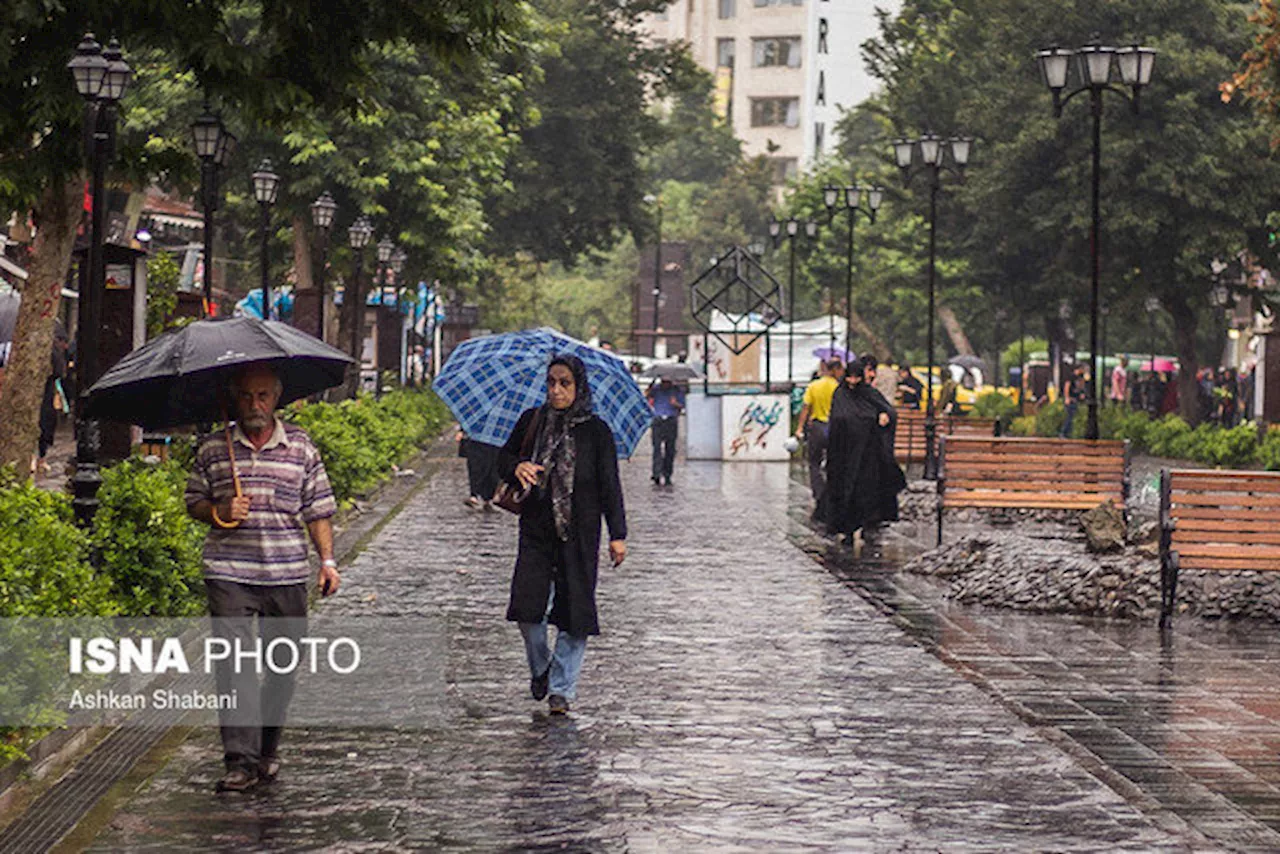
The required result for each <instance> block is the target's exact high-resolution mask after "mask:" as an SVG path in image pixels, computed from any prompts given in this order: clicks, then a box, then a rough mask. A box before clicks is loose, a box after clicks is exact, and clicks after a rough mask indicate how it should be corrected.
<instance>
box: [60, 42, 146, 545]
mask: <svg viewBox="0 0 1280 854" xmlns="http://www.w3.org/2000/svg"><path fill="white" fill-rule="evenodd" d="M67 68H68V69H69V70H70V71H71V76H72V79H73V80H74V81H75V86H76V91H77V92H79V93H80V97H82V98H84V101H85V113H84V121H85V149H86V150H85V154H86V156H87V158H88V159H89V161H90V168H91V171H92V174H93V178H92V182H93V183H92V185H91V189H92V193H93V207H92V211H91V217H92V224H91V231H90V239H89V257H88V262H89V275H88V277H87V278H86V279H85V280H84V282H85V285H84V287H83V289H82V291H81V293H80V296H79V300H78V305H77V308H76V310H77V332H76V338H77V343H76V375H77V377H76V378H77V385H78V386H79V397H80V400H79V402H78V404H77V405H76V472H75V475H74V476H73V477H72V479H71V480H72V489H73V492H74V495H75V497H74V499H73V500H72V505H73V506H74V508H75V513H76V518H77V519H78V520H79V522H80V524H82V525H86V526H87V525H88V524H89V523H90V521H91V520H92V519H93V516H94V513H96V512H97V510H98V488H99V487H100V486H101V485H102V475H101V474H100V473H99V470H98V447H99V432H98V431H99V425H98V422H97V421H96V420H93V421H91V420H89V419H86V418H85V417H84V411H85V402H86V400H87V398H88V392H89V387H90V386H92V385H93V384H94V382H96V381H97V379H98V376H99V375H100V373H101V370H100V369H101V363H100V360H99V358H98V357H99V353H98V345H99V339H98V330H99V329H100V327H101V325H102V324H101V317H102V300H103V293H104V291H105V290H106V278H107V264H106V253H105V249H104V246H103V242H104V239H105V237H106V230H107V205H106V187H105V184H106V174H107V162H108V161H109V160H110V159H111V158H112V156H113V155H114V153H115V134H116V105H117V104H118V103H119V102H120V99H121V98H122V97H124V93H125V90H127V89H128V88H129V82H130V81H131V80H132V79H133V69H131V68H130V67H129V64H128V63H127V62H125V61H124V57H123V54H122V52H121V50H120V43H119V42H117V41H116V40H115V39H112V40H111V41H109V42H108V43H107V48H106V50H103V49H102V46H101V45H99V44H98V42H97V41H96V40H95V39H94V37H93V34H92V33H86V34H85V36H84V38H83V39H81V41H80V44H79V45H77V47H76V55H75V57H73V58H72V59H71V61H70V62H68V63H67Z"/></svg>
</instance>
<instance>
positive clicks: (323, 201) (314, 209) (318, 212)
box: [311, 190, 338, 341]
mask: <svg viewBox="0 0 1280 854" xmlns="http://www.w3.org/2000/svg"><path fill="white" fill-rule="evenodd" d="M337 210H338V205H337V203H336V202H335V201H334V200H333V196H331V195H329V191H328V190H325V191H324V192H323V193H321V194H320V196H319V198H317V199H316V200H315V201H314V202H312V203H311V224H312V225H314V226H315V228H316V233H317V234H318V235H319V236H320V268H319V269H318V270H317V271H316V275H315V278H316V295H317V297H318V299H317V301H316V338H318V339H320V340H321V341H323V340H324V308H325V297H324V286H325V281H324V279H325V272H326V269H325V268H326V266H327V265H328V263H329V229H330V228H331V227H332V226H333V215H334V213H335V212H336V211H337Z"/></svg>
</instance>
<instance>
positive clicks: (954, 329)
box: [938, 305, 975, 356]
mask: <svg viewBox="0 0 1280 854" xmlns="http://www.w3.org/2000/svg"><path fill="white" fill-rule="evenodd" d="M938 319H939V320H941V321H942V328H943V329H945V330H947V337H949V338H950V339H951V343H952V344H954V345H955V348H956V352H957V353H958V354H960V355H961V356H972V355H975V354H974V352H973V345H972V344H970V343H969V336H968V335H965V334H964V327H962V326H961V325H960V318H958V317H956V313H955V312H954V311H952V310H951V309H949V308H947V307H946V306H945V305H940V306H938Z"/></svg>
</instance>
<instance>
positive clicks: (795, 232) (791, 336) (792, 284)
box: [766, 217, 818, 383]
mask: <svg viewBox="0 0 1280 854" xmlns="http://www.w3.org/2000/svg"><path fill="white" fill-rule="evenodd" d="M784 231H785V232H786V235H787V243H788V247H787V248H788V254H789V258H788V261H787V268H788V272H787V382H788V383H793V382H795V359H796V238H797V237H799V236H800V233H801V232H804V236H805V237H807V238H808V239H809V240H813V239H814V238H816V237H817V236H818V223H817V222H815V221H814V220H811V219H810V220H805V221H803V222H802V221H800V220H798V219H796V218H795V217H791V218H790V219H788V220H786V221H785V222H783V221H779V220H776V219H775V220H774V221H773V222H771V223H769V236H770V237H772V238H773V239H774V244H775V245H776V244H777V241H778V237H779V235H780V234H781V233H782V232H784ZM766 335H767V333H766Z"/></svg>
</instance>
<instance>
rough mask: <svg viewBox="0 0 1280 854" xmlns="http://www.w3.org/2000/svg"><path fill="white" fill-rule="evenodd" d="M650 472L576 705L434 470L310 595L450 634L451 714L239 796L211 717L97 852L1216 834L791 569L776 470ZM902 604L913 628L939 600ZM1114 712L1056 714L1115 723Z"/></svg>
mask: <svg viewBox="0 0 1280 854" xmlns="http://www.w3.org/2000/svg"><path fill="white" fill-rule="evenodd" d="M647 475H648V472H647V461H645V460H637V461H635V462H632V463H630V464H626V465H624V474H623V476H624V481H625V484H626V486H627V499H628V506H629V513H630V519H631V530H632V535H631V550H632V551H631V555H630V557H629V558H628V561H627V563H626V564H625V565H624V566H623V567H622V568H621V569H620V570H610V569H605V568H602V571H601V572H602V578H601V592H600V605H601V619H602V626H603V629H604V631H605V634H604V635H602V636H601V637H599V638H595V639H593V641H592V644H591V647H590V648H589V650H588V654H587V661H586V666H585V668H584V672H583V676H582V681H581V683H580V686H579V697H578V701H577V702H576V703H575V709H574V714H573V715H572V716H571V717H570V718H568V719H556V718H548V717H546V716H545V714H544V713H543V709H544V708H545V705H544V704H537V703H534V702H533V701H532V700H530V699H529V698H528V687H527V686H528V679H527V671H526V670H525V666H524V662H523V653H522V650H521V646H520V642H519V637H518V634H517V632H516V631H515V629H514V627H513V626H511V625H510V624H507V623H506V622H505V621H503V619H502V616H503V612H504V608H505V603H506V591H507V584H508V581H509V578H510V567H511V563H512V559H513V556H514V549H515V525H514V520H513V519H511V518H510V517H509V516H507V515H505V514H502V513H498V512H495V513H492V514H478V513H474V512H472V511H469V510H467V509H466V508H465V507H463V506H462V504H461V501H460V499H461V497H462V495H463V484H464V482H465V479H464V472H463V469H462V465H461V461H456V462H449V463H447V464H446V467H445V469H444V470H443V471H442V472H441V473H440V474H438V475H437V476H436V478H435V479H434V480H433V481H432V483H430V484H429V485H428V486H427V487H426V488H425V489H424V490H423V491H422V492H421V493H420V494H419V495H418V497H417V499H416V500H414V501H413V502H411V504H410V506H409V507H408V508H406V510H405V511H404V512H403V513H402V514H401V515H400V516H399V517H398V518H396V519H395V520H394V521H393V522H392V523H391V524H390V525H389V526H388V527H387V528H386V529H384V530H383V531H382V532H381V533H380V534H379V535H378V536H377V537H376V538H375V539H374V541H373V542H372V543H371V544H370V546H369V548H368V549H367V550H366V551H365V552H364V553H363V554H362V555H361V556H360V558H359V559H358V561H357V562H356V563H355V564H354V565H352V566H351V567H350V568H349V569H348V570H347V572H346V575H345V577H346V586H345V588H344V590H343V592H342V593H341V595H340V596H339V597H338V598H337V599H335V600H332V601H330V602H326V603H325V604H324V605H323V606H322V608H323V612H324V613H326V614H335V613H340V612H341V613H350V614H384V615H391V614H394V615H407V614H411V615H421V616H422V617H423V619H427V620H439V621H443V622H444V625H445V630H446V632H447V635H448V638H449V649H450V653H449V660H448V664H447V667H446V673H445V678H446V682H447V683H448V686H449V688H448V700H449V705H448V709H447V716H446V722H445V724H444V725H443V726H441V727H440V728H438V729H433V730H370V729H357V728H353V729H350V730H337V729H310V730H290V731H289V732H288V733H287V734H286V738H285V745H284V751H285V755H284V760H285V767H284V771H283V773H282V777H281V780H280V781H279V782H278V783H276V784H275V785H274V786H272V787H270V788H267V789H264V790H262V791H260V792H258V793H254V794H251V795H247V796H215V795H213V794H212V791H211V789H212V785H213V782H214V780H215V779H216V778H217V776H218V775H219V774H220V771H221V768H220V761H219V759H220V756H219V750H218V747H217V736H216V732H214V731H212V730H199V731H196V732H195V733H194V734H193V735H192V737H191V738H189V739H188V740H187V741H186V742H185V743H183V744H182V745H181V746H180V747H179V748H178V749H177V751H176V752H175V753H174V754H173V756H172V757H171V759H170V761H169V762H168V763H167V764H166V765H165V766H164V767H163V769H162V770H160V771H159V772H158V773H157V774H156V775H155V776H153V777H152V778H151V779H150V780H149V781H148V782H147V783H146V784H145V785H144V786H143V787H142V788H141V789H140V790H139V791H138V792H137V793H136V794H135V795H134V796H133V797H132V799H131V800H129V801H128V802H126V803H125V804H124V805H123V806H121V808H120V809H119V810H118V812H117V813H116V814H115V816H114V817H113V819H112V820H111V822H110V824H109V826H108V827H107V828H106V830H105V831H104V832H103V834H102V835H101V836H100V837H99V838H98V839H97V840H96V841H95V843H94V844H93V849H94V850H98V851H120V850H143V849H151V850H165V851H181V850H188V851H196V850H221V849H227V848H232V847H248V848H251V849H254V850H263V849H276V850H283V849H309V850H314V849H322V848H323V849H326V850H352V851H355V850H407V849H428V850H458V851H471V850H483V851H491V850H569V851H624V850H625V851H676V850H698V851H702V850H770V851H773V850H806V849H825V850H832V849H838V850H876V851H880V850H893V851H897V850H923V851H932V850H947V851H967V850H975V851H976V850H1010V851H1015V850H1016V851H1032V850H1037V851H1039V850H1054V851H1116V850H1143V851H1150V850H1171V851H1181V850H1191V849H1192V848H1195V849H1207V850H1212V849H1213V848H1214V846H1213V845H1211V844H1208V845H1206V844H1204V840H1203V839H1202V838H1201V837H1199V836H1198V834H1197V833H1195V832H1194V831H1189V830H1188V829H1187V827H1186V825H1184V824H1183V823H1182V822H1181V821H1179V820H1178V819H1177V818H1176V817H1175V816H1173V815H1172V814H1170V813H1169V812H1166V811H1163V810H1153V811H1151V812H1147V813H1144V812H1143V811H1140V810H1139V809H1137V808H1135V806H1133V805H1132V804H1131V803H1130V801H1128V800H1126V799H1125V798H1123V797H1121V795H1120V794H1117V792H1116V791H1115V790H1113V789H1112V788H1110V787H1108V786H1107V785H1104V784H1103V783H1102V782H1100V781H1099V780H1098V779H1097V778H1096V777H1094V776H1092V775H1091V774H1089V773H1088V772H1087V771H1086V770H1084V767H1083V766H1082V765H1081V764H1080V763H1079V762H1078V761H1077V759H1073V758H1072V757H1071V755H1070V754H1069V753H1068V752H1064V751H1063V750H1061V749H1059V747H1057V746H1055V745H1054V743H1053V739H1052V736H1053V735H1054V733H1047V732H1046V730H1045V729H1044V728H1033V727H1032V726H1029V725H1028V724H1026V723H1024V722H1023V721H1022V720H1020V719H1019V718H1018V717H1017V716H1016V715H1015V714H1013V713H1012V712H1011V711H1010V710H1009V709H1008V708H1006V707H1005V706H1004V705H1002V704H1000V703H998V702H996V701H995V700H993V699H992V697H991V696H990V695H989V694H988V693H986V692H984V690H983V689H982V688H980V687H978V686H976V685H975V684H973V681H971V680H972V674H971V673H966V672H965V670H964V669H963V668H962V669H961V670H960V672H957V670H956V669H954V668H953V667H951V666H949V665H948V664H946V663H944V661H941V660H939V658H938V657H935V655H933V654H931V653H930V652H928V651H926V649H925V648H924V647H923V646H922V645H921V642H922V641H927V638H925V637H923V635H921V634H920V633H919V632H917V631H915V630H914V627H913V626H912V625H911V624H910V623H909V622H905V621H904V619H903V614H904V613H909V612H910V610H911V609H910V608H899V609H897V610H895V609H894V608H888V607H884V604H883V597H881V602H880V606H879V607H878V606H877V605H876V604H872V603H869V602H868V601H866V600H865V599H864V598H863V597H862V596H860V595H859V594H858V593H857V592H855V590H854V589H851V588H856V587H858V586H859V584H862V585H863V586H865V585H866V584H867V582H866V581H865V580H863V581H859V580H858V579H857V578H854V577H852V576H851V575H850V572H848V571H840V570H837V571H836V572H834V573H833V572H832V571H829V570H828V569H827V568H824V567H823V566H821V565H819V564H818V563H816V562H815V561H813V560H812V559H811V558H810V557H809V556H806V554H805V553H804V551H802V550H801V549H800V548H797V547H796V545H795V543H794V542H793V540H792V538H794V537H795V536H796V533H795V531H796V528H797V527H798V526H797V525H796V523H795V522H794V521H793V520H792V519H791V518H789V516H788V502H789V499H790V501H791V504H792V505H793V506H799V505H800V504H801V501H802V498H803V495H802V492H800V493H798V492H797V490H800V489H801V488H800V487H799V486H797V485H795V484H793V483H791V482H790V481H789V480H788V476H787V471H786V469H785V468H784V467H781V466H767V465H751V464H738V465H727V466H722V465H719V464H715V463H697V464H689V465H682V466H681V467H680V468H678V470H677V483H676V486H675V487H674V488H672V489H655V488H653V487H652V486H651V485H650V484H649V483H648V476H647ZM789 535H790V537H789ZM866 572H867V573H868V574H869V575H868V577H869V578H877V577H878V578H883V577H884V575H885V574H884V572H883V570H877V569H875V568H874V566H873V567H872V568H870V569H867V570H866ZM877 573H878V575H877ZM855 574H856V573H855ZM841 576H844V580H842V578H841ZM894 595H895V596H896V595H897V594H894ZM872 599H873V600H875V599H876V596H875V595H872ZM915 602H916V603H917V604H918V609H919V611H920V614H919V615H918V616H919V621H920V622H923V621H924V616H923V614H924V612H926V611H930V610H931V609H932V607H933V606H932V605H930V604H929V603H927V602H926V601H925V600H924V599H919V598H917V599H916V600H915ZM904 603H905V600H904ZM899 624H902V625H901V626H900V625H899ZM985 625H986V624H984V630H983V632H979V631H977V630H976V629H974V630H972V631H969V632H966V633H964V634H961V635H958V636H957V637H960V638H962V639H963V640H964V643H969V644H970V646H969V647H968V648H969V649H971V650H972V651H973V655H974V656H978V657H981V656H982V655H985V654H987V653H986V652H985V651H984V650H987V649H990V647H989V646H981V645H980V644H978V641H977V640H974V638H977V637H981V638H982V643H984V644H990V643H992V642H993V641H992V639H991V638H987V637H986V636H985V634H984V632H985ZM992 625H993V630H998V628H999V627H998V625H994V624H992ZM904 628H905V629H906V630H905V631H904ZM1028 631H1029V630H1028ZM1104 652H1105V653H1107V654H1109V655H1113V656H1116V655H1119V656H1123V655H1124V654H1125V651H1124V649H1123V647H1122V646H1120V645H1117V644H1114V643H1111V644H1109V645H1107V644H1104V645H1101V646H1099V645H1094V646H1092V647H1090V646H1085V647H1083V648H1082V650H1081V655H1082V657H1083V659H1084V660H1086V661H1092V662H1094V663H1095V664H1096V665H1097V668H1096V672H1097V673H1098V674H1104V673H1107V672H1111V670H1122V669H1124V668H1125V664H1124V662H1123V661H1114V662H1108V661H1107V660H1105V659H1103V658H1099V655H1100V654H1101V653H1104ZM999 654H1000V655H1009V654H1010V653H999ZM1032 664H1033V662H1019V664H1018V668H1019V671H1025V670H1026V669H1027V668H1028V667H1031V666H1032ZM1042 669H1043V670H1046V671H1052V670H1053V667H1052V666H1051V664H1050V663H1049V662H1044V665H1043V668H1042ZM1010 678H1011V679H1013V678H1025V679H1026V680H1027V683H1028V685H1030V684H1031V683H1032V682H1034V680H1035V679H1037V678H1038V676H1036V675H1035V674H1032V675H1028V676H1025V677H1021V676H1018V675H1017V674H1015V673H1014V672H1013V671H1010ZM388 690H389V691H390V690H394V686H388ZM1105 700H1106V696H1105V695H1100V696H1099V698H1098V701H1099V705H1098V707H1097V708H1096V709H1093V710H1089V709H1086V707H1085V706H1084V705H1080V704H1079V703H1076V704H1075V706H1073V707H1072V708H1073V709H1074V708H1079V710H1080V715H1081V717H1082V719H1083V718H1085V717H1087V716H1089V715H1095V713H1096V715H1102V716H1104V717H1105V714H1106V712H1107V708H1106V707H1105ZM1201 711H1202V710H1201ZM1196 713H1197V714H1198V713H1200V712H1199V711H1197V712H1196ZM1096 715H1095V716H1096ZM1058 725H1060V726H1062V727H1066V726H1067V725H1068V721H1066V720H1065V719H1064V720H1062V721H1060V722H1059V724H1058ZM1055 732H1056V731H1055ZM1100 737H1101V735H1100ZM1189 749H1190V748H1189ZM1077 758H1078V757H1077ZM1134 802H1135V803H1142V802H1141V799H1135V800H1134Z"/></svg>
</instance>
